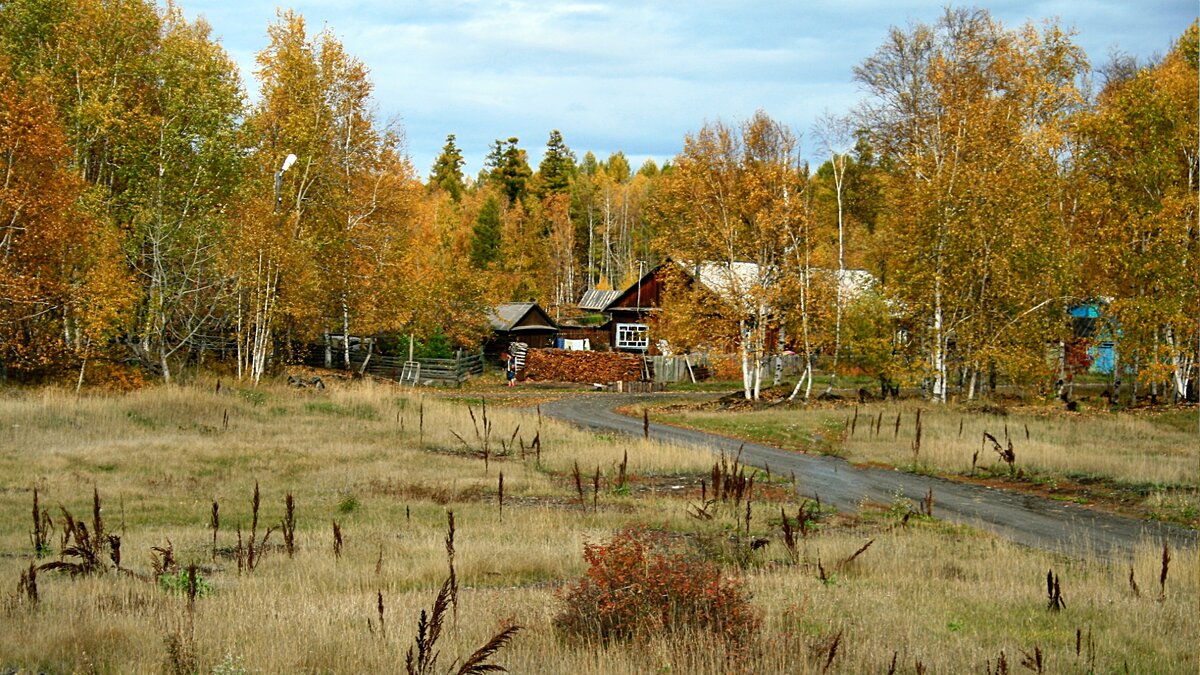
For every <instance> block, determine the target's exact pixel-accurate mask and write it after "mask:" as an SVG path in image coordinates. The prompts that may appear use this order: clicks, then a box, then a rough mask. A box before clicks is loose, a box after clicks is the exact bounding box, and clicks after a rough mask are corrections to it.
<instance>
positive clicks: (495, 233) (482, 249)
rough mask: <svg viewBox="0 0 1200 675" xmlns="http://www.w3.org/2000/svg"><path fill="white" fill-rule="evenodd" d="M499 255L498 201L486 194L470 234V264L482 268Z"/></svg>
mask: <svg viewBox="0 0 1200 675" xmlns="http://www.w3.org/2000/svg"><path fill="white" fill-rule="evenodd" d="M499 257H500V202H499V201H497V199H496V197H495V196H488V198H487V201H485V202H484V203H483V208H481V209H479V216H477V217H476V218H475V229H474V231H473V232H472V234H471V266H472V267H475V268H476V269H484V268H485V267H487V266H488V264H489V263H492V262H494V261H496V260H497V259H498V258H499Z"/></svg>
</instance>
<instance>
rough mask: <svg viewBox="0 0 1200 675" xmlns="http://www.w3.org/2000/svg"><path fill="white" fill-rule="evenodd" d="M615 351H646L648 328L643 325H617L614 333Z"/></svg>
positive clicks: (648, 342)
mask: <svg viewBox="0 0 1200 675" xmlns="http://www.w3.org/2000/svg"><path fill="white" fill-rule="evenodd" d="M615 346H616V348H617V349H634V350H637V351H642V352H644V351H646V350H647V349H649V348H650V327H649V326H647V325H646V324H644V323H619V324H617V332H616V345H615Z"/></svg>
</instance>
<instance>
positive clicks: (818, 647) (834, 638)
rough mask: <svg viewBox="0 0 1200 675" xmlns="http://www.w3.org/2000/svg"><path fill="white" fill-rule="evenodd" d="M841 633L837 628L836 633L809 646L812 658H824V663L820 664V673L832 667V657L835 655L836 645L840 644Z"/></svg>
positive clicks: (836, 651)
mask: <svg viewBox="0 0 1200 675" xmlns="http://www.w3.org/2000/svg"><path fill="white" fill-rule="evenodd" d="M842 633H843V631H842V630H839V631H838V632H837V633H836V634H834V635H830V636H829V637H826V638H825V639H823V640H821V641H819V642H817V643H816V644H814V645H812V647H810V648H809V649H810V653H811V654H812V655H813V657H814V658H820V659H823V660H824V664H823V665H822V666H821V672H822V673H827V672H829V669H830V668H832V667H833V659H834V658H836V657H837V653H838V647H840V646H841V644H842Z"/></svg>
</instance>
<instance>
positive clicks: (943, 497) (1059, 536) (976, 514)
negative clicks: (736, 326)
mask: <svg viewBox="0 0 1200 675" xmlns="http://www.w3.org/2000/svg"><path fill="white" fill-rule="evenodd" d="M645 400H647V398H645V397H638V396H633V395H625V396H622V395H608V394H592V395H578V396H571V397H566V398H562V399H559V400H557V401H554V402H551V403H544V404H542V412H543V413H545V414H547V415H550V416H552V417H555V418H558V419H561V420H564V421H567V422H571V423H573V424H576V425H579V426H583V427H587V428H590V429H594V430H598V431H610V432H611V431H615V432H620V433H626V434H630V435H641V434H642V420H640V419H632V418H630V417H627V416H625V415H620V414H618V413H615V412H613V409H614V408H617V407H620V406H622V405H628V404H631V403H635V402H639V401H645ZM650 437H651V438H654V439H657V440H661V441H667V442H673V443H681V444H687V445H694V446H699V447H704V448H709V449H711V450H712V451H713V452H714V453H716V452H721V451H724V452H726V453H736V452H737V451H738V447H739V446H742V445H743V443H742V441H739V440H735V439H731V438H726V437H724V436H718V435H715V434H709V433H706V432H703V431H695V430H691V429H681V428H678V427H673V426H668V425H663V424H654V423H653V422H652V423H651V424H650ZM744 446H745V447H744V449H743V451H742V458H743V460H744V461H745V462H746V463H748V464H752V465H754V466H758V467H763V466H767V465H769V466H770V467H771V471H772V472H773V473H776V474H779V475H786V474H789V473H790V472H795V474H796V478H797V480H798V484H799V488H798V490H799V492H800V494H801V495H803V496H806V497H809V498H815V497H817V496H819V497H820V499H821V502H822V503H826V504H832V505H834V506H836V507H837V508H838V509H839V510H843V511H855V510H857V509H858V507H859V505H860V504H861V503H862V502H863V501H864V500H869V501H872V502H879V503H884V504H888V503H891V501H892V500H893V499H894V498H895V496H896V495H897V494H898V493H899V494H902V495H903V496H905V497H907V498H909V499H912V500H914V501H916V500H918V499H920V498H921V497H923V496H924V495H925V494H926V492H927V491H928V490H929V489H931V488H932V489H933V496H934V501H935V507H934V516H936V517H938V518H941V519H943V520H949V521H953V522H957V523H963V524H966V525H971V526H974V527H978V528H981V529H984V530H988V531H991V532H994V533H996V534H997V535H1000V536H1002V537H1005V538H1007V539H1010V540H1012V541H1015V542H1017V543H1020V544H1024V545H1027V546H1033V547H1037V548H1040V549H1045V550H1049V551H1053V552H1058V553H1063V554H1066V555H1070V556H1073V557H1078V556H1081V555H1084V554H1088V553H1090V554H1092V555H1098V556H1101V557H1108V558H1112V559H1114V560H1121V559H1124V558H1125V557H1126V556H1127V555H1128V554H1129V552H1130V551H1131V550H1132V549H1133V547H1134V545H1135V544H1137V543H1138V542H1140V541H1143V540H1148V541H1151V542H1154V543H1155V544H1156V545H1161V542H1162V541H1163V540H1164V539H1166V540H1167V541H1169V542H1170V543H1171V546H1172V547H1173V548H1180V547H1186V548H1193V547H1195V546H1196V543H1197V532H1195V531H1193V530H1187V529H1184V528H1181V527H1175V526H1170V525H1164V524H1161V523H1151V522H1142V521H1138V520H1133V519H1130V518H1123V517H1120V516H1115V515H1111V514H1107V513H1103V512H1099V511H1094V510H1092V509H1089V508H1086V507H1083V506H1079V505H1075V504H1064V503H1060V502H1055V501H1051V500H1048V499H1043V498H1041V497H1036V496H1032V495H1025V494H1020V493H1016V492H1010V491H1007V490H999V489H994V488H987V487H982V486H978V485H972V484H967V483H956V482H953V481H949V480H943V479H940V478H933V477H929V476H920V475H916V474H910V473H905V472H902V471H892V470H886V469H874V468H856V467H854V466H852V465H850V464H849V463H848V462H846V461H845V460H843V459H839V458H837V457H829V456H820V455H806V454H803V453H799V452H795V451H790V450H782V449H780V448H775V447H771V446H767V445H761V444H758V443H745V444H744Z"/></svg>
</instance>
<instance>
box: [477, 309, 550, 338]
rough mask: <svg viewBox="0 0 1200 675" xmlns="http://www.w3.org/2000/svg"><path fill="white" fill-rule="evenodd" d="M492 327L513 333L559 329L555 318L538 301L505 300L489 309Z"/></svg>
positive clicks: (489, 320)
mask: <svg viewBox="0 0 1200 675" xmlns="http://www.w3.org/2000/svg"><path fill="white" fill-rule="evenodd" d="M488 322H489V323H490V324H491V325H492V329H493V330H496V331H503V332H506V333H512V332H517V331H535V330H551V331H554V330H558V325H557V324H555V323H554V319H551V318H550V315H549V314H547V313H546V310H544V309H542V308H541V307H540V306H538V304H537V303H536V302H504V303H501V304H499V305H496V306H495V307H494V308H492V309H491V310H488Z"/></svg>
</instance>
